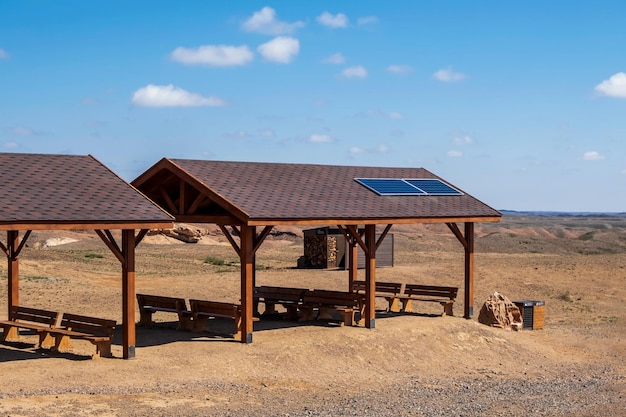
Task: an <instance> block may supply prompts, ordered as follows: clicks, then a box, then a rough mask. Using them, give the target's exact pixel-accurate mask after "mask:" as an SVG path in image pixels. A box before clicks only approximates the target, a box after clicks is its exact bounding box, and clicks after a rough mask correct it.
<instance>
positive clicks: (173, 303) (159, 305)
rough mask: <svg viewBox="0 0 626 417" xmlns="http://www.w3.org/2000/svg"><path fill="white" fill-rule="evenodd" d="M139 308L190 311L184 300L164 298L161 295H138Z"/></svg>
mask: <svg viewBox="0 0 626 417" xmlns="http://www.w3.org/2000/svg"><path fill="white" fill-rule="evenodd" d="M137 303H138V304H139V308H150V307H154V308H156V309H166V310H175V311H179V312H180V311H188V310H187V303H186V302H185V299H184V298H175V297H164V296H161V295H148V294H137Z"/></svg>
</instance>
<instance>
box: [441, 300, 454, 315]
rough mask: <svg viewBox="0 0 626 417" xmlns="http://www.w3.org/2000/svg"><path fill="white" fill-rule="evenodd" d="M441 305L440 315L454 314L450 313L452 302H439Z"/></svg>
mask: <svg viewBox="0 0 626 417" xmlns="http://www.w3.org/2000/svg"><path fill="white" fill-rule="evenodd" d="M441 305H442V306H443V314H442V316H454V314H453V313H452V306H453V305H454V303H452V302H448V301H444V302H442V303H441Z"/></svg>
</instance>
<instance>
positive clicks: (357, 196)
mask: <svg viewBox="0 0 626 417" xmlns="http://www.w3.org/2000/svg"><path fill="white" fill-rule="evenodd" d="M170 174H171V175H175V176H177V177H180V178H183V179H185V180H186V181H188V182H189V183H190V184H191V183H193V184H195V185H194V186H195V187H196V188H203V190H202V191H203V192H205V193H206V194H208V195H211V199H212V200H214V201H215V202H217V203H218V204H219V205H220V206H221V207H225V208H229V211H230V212H231V213H233V214H234V215H236V217H238V218H240V219H243V220H244V221H246V222H247V223H248V224H279V223H283V224H284V223H288V222H293V223H302V224H305V223H311V224H313V223H316V222H320V221H325V220H329V221H331V222H333V223H334V221H336V220H341V221H342V222H343V223H346V224H347V222H349V221H353V222H355V223H375V222H376V221H377V220H380V221H379V223H381V222H397V221H403V222H411V221H415V222H418V221H424V220H433V221H445V220H446V219H454V220H455V221H456V220H461V221H462V219H463V218H466V219H469V218H471V219H475V220H471V221H497V220H499V219H500V217H501V214H500V213H499V212H498V211H497V210H494V209H493V208H491V207H489V206H488V205H486V204H484V203H482V202H481V201H479V200H477V199H476V198H474V197H472V196H471V195H469V194H467V193H464V195H460V196H379V195H377V194H375V193H374V192H372V191H370V190H368V189H367V188H365V187H364V186H362V185H360V184H358V183H357V182H356V181H354V178H439V177H437V176H436V175H434V174H433V173H431V172H429V171H427V170H425V169H423V168H380V167H360V166H333V165H310V164H283V163H257V162H226V161H206V160H186V159H166V158H165V159H163V160H161V161H159V162H158V163H157V164H155V165H154V166H153V167H152V168H150V169H149V170H148V171H146V172H145V173H144V174H142V175H140V176H139V177H138V178H137V179H135V180H134V181H133V184H134V185H135V186H136V187H137V188H139V189H140V190H142V191H143V192H144V193H146V194H147V195H148V196H150V197H151V198H153V199H155V201H156V202H159V200H158V198H159V196H158V193H157V192H156V191H155V190H156V188H157V186H158V184H156V182H159V181H162V180H163V179H165V178H167V177H168V175H170ZM171 175H170V176H171ZM456 188H458V187H456ZM164 207H166V206H164ZM468 221H469V220H468Z"/></svg>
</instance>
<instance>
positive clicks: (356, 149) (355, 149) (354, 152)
mask: <svg viewBox="0 0 626 417" xmlns="http://www.w3.org/2000/svg"><path fill="white" fill-rule="evenodd" d="M348 152H350V153H351V154H352V155H358V154H362V153H365V149H363V148H359V147H358V146H353V147H351V148H350V149H349V150H348Z"/></svg>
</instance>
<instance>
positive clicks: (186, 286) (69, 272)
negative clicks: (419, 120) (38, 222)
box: [0, 215, 626, 416]
mask: <svg viewBox="0 0 626 417" xmlns="http://www.w3.org/2000/svg"><path fill="white" fill-rule="evenodd" d="M283 232H285V233H282V234H280V235H277V236H274V237H272V238H270V239H269V240H268V241H266V242H265V243H264V245H263V246H262V247H261V249H260V250H259V252H258V255H257V262H258V264H259V269H258V271H257V282H258V284H259V285H283V286H299V287H310V288H324V289H340V290H345V289H347V288H346V287H347V279H348V277H347V272H346V271H335V270H301V269H296V268H295V265H296V264H297V259H298V257H300V256H301V255H302V252H303V248H302V238H301V236H302V235H301V232H300V231H299V230H298V229H295V228H289V229H285V230H283ZM392 232H393V233H394V236H395V265H396V266H394V267H393V268H381V269H379V270H378V271H377V278H378V279H379V280H382V281H385V280H387V281H398V280H402V281H406V282H416V283H425V284H439V285H454V286H459V287H460V293H459V297H458V300H457V301H458V302H457V305H456V306H455V316H454V317H440V316H439V313H440V307H439V306H438V305H436V306H433V305H431V304H434V303H423V304H420V305H419V307H418V308H419V312H420V313H419V314H410V315H408V314H407V315H400V314H398V315H387V314H382V313H381V314H380V315H379V317H378V318H377V321H376V329H365V328H362V327H339V326H332V325H328V324H324V323H295V322H286V321H276V320H274V321H272V320H263V321H260V322H257V323H255V333H254V343H252V344H250V345H242V344H240V343H237V342H235V341H233V340H232V339H230V338H228V337H225V336H223V335H220V334H218V333H220V331H222V330H223V328H221V327H220V328H214V329H213V331H212V332H206V333H203V334H195V333H188V332H181V331H176V330H175V316H173V315H171V314H166V313H158V314H156V315H155V319H156V320H157V322H158V323H157V324H156V325H155V326H154V327H151V328H141V327H138V328H137V350H136V354H137V356H136V358H135V359H132V360H123V359H121V340H119V335H118V336H117V338H116V340H115V341H114V346H113V354H114V356H115V357H114V358H103V359H99V360H92V359H90V355H91V354H92V353H93V352H94V347H93V346H92V345H90V344H89V343H83V342H80V341H76V342H74V347H73V350H72V352H69V353H68V352H66V353H54V352H50V351H46V350H37V349H34V348H33V344H32V343H34V336H29V335H23V337H22V338H23V341H24V343H7V344H4V345H0V372H1V375H2V379H1V381H2V382H1V383H0V413H1V415H7V416H9V415H10V416H35V415H38V416H39V415H50V416H66V415H96V416H117V415H119V416H131V415H132V416H135V415H146V416H148V415H150V416H154V415H163V416H166V415H181V416H187V415H189V416H193V415H198V416H200V415H258V416H265V415H267V416H270V415H290V416H300V415H388V416H399V415H407V416H408V415H426V416H438V415H466V416H482V415H494V416H495V415H514V416H527V415H574V416H593V415H605V416H623V415H626V364H625V363H624V360H623V358H624V357H626V343H625V340H626V305H625V303H624V300H625V299H626V286H625V285H624V284H626V218H625V217H621V218H620V217H617V218H611V217H596V218H593V217H536V216H532V217H527V216H521V215H510V216H505V218H504V220H503V222H502V223H500V224H488V225H487V224H485V225H478V227H477V242H476V258H475V262H476V289H475V295H476V297H475V317H474V319H472V320H466V319H463V318H461V316H462V312H463V303H462V300H463V291H462V287H463V252H462V247H461V245H460V244H459V243H458V241H456V239H455V238H454V236H453V235H452V233H450V231H449V230H448V229H447V227H446V226H445V225H428V226H423V225H419V226H410V227H409V226H398V227H396V226H394V228H393V229H392ZM50 239H56V240H50ZM72 239H75V240H76V241H71V240H72ZM20 262H21V263H20V273H21V277H22V279H21V283H20V303H21V304H22V305H26V306H33V307H38V308H46V309H53V310H62V311H68V312H75V313H79V314H86V315H95V316H99V317H106V318H111V319H115V320H117V321H118V322H120V321H121V288H120V270H121V268H120V265H119V263H118V261H117V260H116V259H115V258H114V257H113V255H111V254H110V253H109V252H108V249H107V248H106V247H105V246H104V244H103V243H102V242H101V241H100V240H99V238H98V237H97V236H96V235H95V233H85V232H57V233H52V232H33V235H32V236H31V238H30V239H29V246H28V247H26V248H25V249H24V251H23V253H22V255H21V260H20ZM219 263H221V265H217V264H219ZM361 273H362V271H361ZM0 282H3V283H4V288H5V291H1V292H0V318H2V319H4V318H6V264H2V265H0ZM494 291H498V292H500V293H502V294H504V295H506V296H507V297H509V298H510V299H513V300H518V299H532V300H543V301H545V303H546V307H545V312H546V318H545V328H544V329H543V330H526V331H521V332H511V331H504V330H501V329H495V328H490V327H487V326H484V325H482V324H479V323H478V322H477V319H476V318H477V316H478V311H479V309H480V306H481V305H482V302H483V301H484V300H485V299H486V298H487V296H488V295H489V294H491V293H492V292H494ZM137 292H143V293H152V294H161V295H169V296H180V297H184V298H187V299H189V298H201V299H210V300H228V301H232V302H237V300H238V298H239V267H238V265H237V256H236V254H235V252H234V251H233V249H232V248H231V247H230V245H229V244H228V242H226V240H225V239H224V238H223V237H221V236H220V235H219V234H218V233H216V232H215V231H214V230H209V233H208V235H207V236H206V237H205V238H204V239H203V240H202V241H201V242H200V243H198V244H182V243H178V242H177V241H174V240H172V239H170V238H166V237H163V236H151V237H149V238H147V239H146V241H145V242H143V243H142V244H141V245H140V246H139V247H138V251H137ZM225 326H227V324H225Z"/></svg>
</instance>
